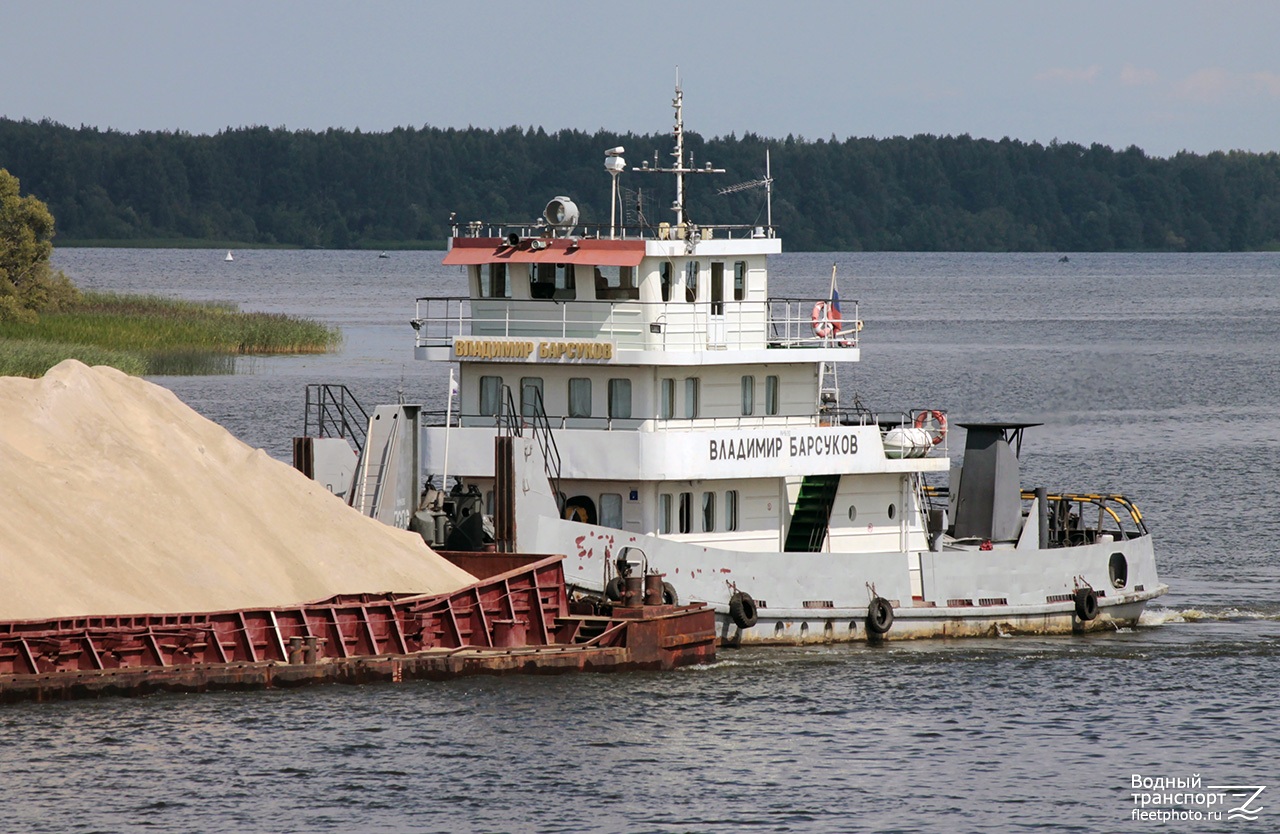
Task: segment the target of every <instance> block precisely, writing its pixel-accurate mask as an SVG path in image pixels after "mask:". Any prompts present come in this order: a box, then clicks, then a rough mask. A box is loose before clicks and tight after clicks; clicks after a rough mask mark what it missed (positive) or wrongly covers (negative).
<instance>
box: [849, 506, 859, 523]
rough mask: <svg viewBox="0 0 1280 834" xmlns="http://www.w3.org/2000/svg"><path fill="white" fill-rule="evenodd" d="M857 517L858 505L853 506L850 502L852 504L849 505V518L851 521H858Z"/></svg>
mask: <svg viewBox="0 0 1280 834" xmlns="http://www.w3.org/2000/svg"><path fill="white" fill-rule="evenodd" d="M857 519H858V508H857V507H855V506H853V505H852V504H850V505H849V520H850V521H856V520H857Z"/></svg>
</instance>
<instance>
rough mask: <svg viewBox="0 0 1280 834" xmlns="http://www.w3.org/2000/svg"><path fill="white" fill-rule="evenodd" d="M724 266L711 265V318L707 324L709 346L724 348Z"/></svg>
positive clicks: (715, 263)
mask: <svg viewBox="0 0 1280 834" xmlns="http://www.w3.org/2000/svg"><path fill="white" fill-rule="evenodd" d="M724 339H725V321H724V264H723V263H720V262H718V261H712V263H711V317H710V319H709V320H708V322H707V344H708V346H710V347H724Z"/></svg>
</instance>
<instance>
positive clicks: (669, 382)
mask: <svg viewBox="0 0 1280 834" xmlns="http://www.w3.org/2000/svg"><path fill="white" fill-rule="evenodd" d="M660 387H661V391H662V403H661V411H660V412H659V413H658V416H659V417H661V418H662V419H663V420H670V419H671V418H672V417H675V416H676V381H675V380H674V379H664V380H662V382H661V385H660Z"/></svg>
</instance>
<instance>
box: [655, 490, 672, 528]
mask: <svg viewBox="0 0 1280 834" xmlns="http://www.w3.org/2000/svg"><path fill="white" fill-rule="evenodd" d="M658 532H659V533H670V532H671V493H669V492H664V493H663V494H661V495H659V496H658Z"/></svg>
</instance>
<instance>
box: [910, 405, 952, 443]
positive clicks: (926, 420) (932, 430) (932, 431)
mask: <svg viewBox="0 0 1280 834" xmlns="http://www.w3.org/2000/svg"><path fill="white" fill-rule="evenodd" d="M912 425H914V426H915V427H916V428H918V429H924V430H925V431H927V432H929V435H930V436H931V437H932V438H933V445H935V446H937V445H938V444H939V443H941V442H942V441H943V439H944V438H945V437H946V436H947V415H946V413H945V412H942V411H938V410H937V409H925V410H923V411H920V412H919V413H918V414H916V419H915V420H914V421H913V422H912Z"/></svg>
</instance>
